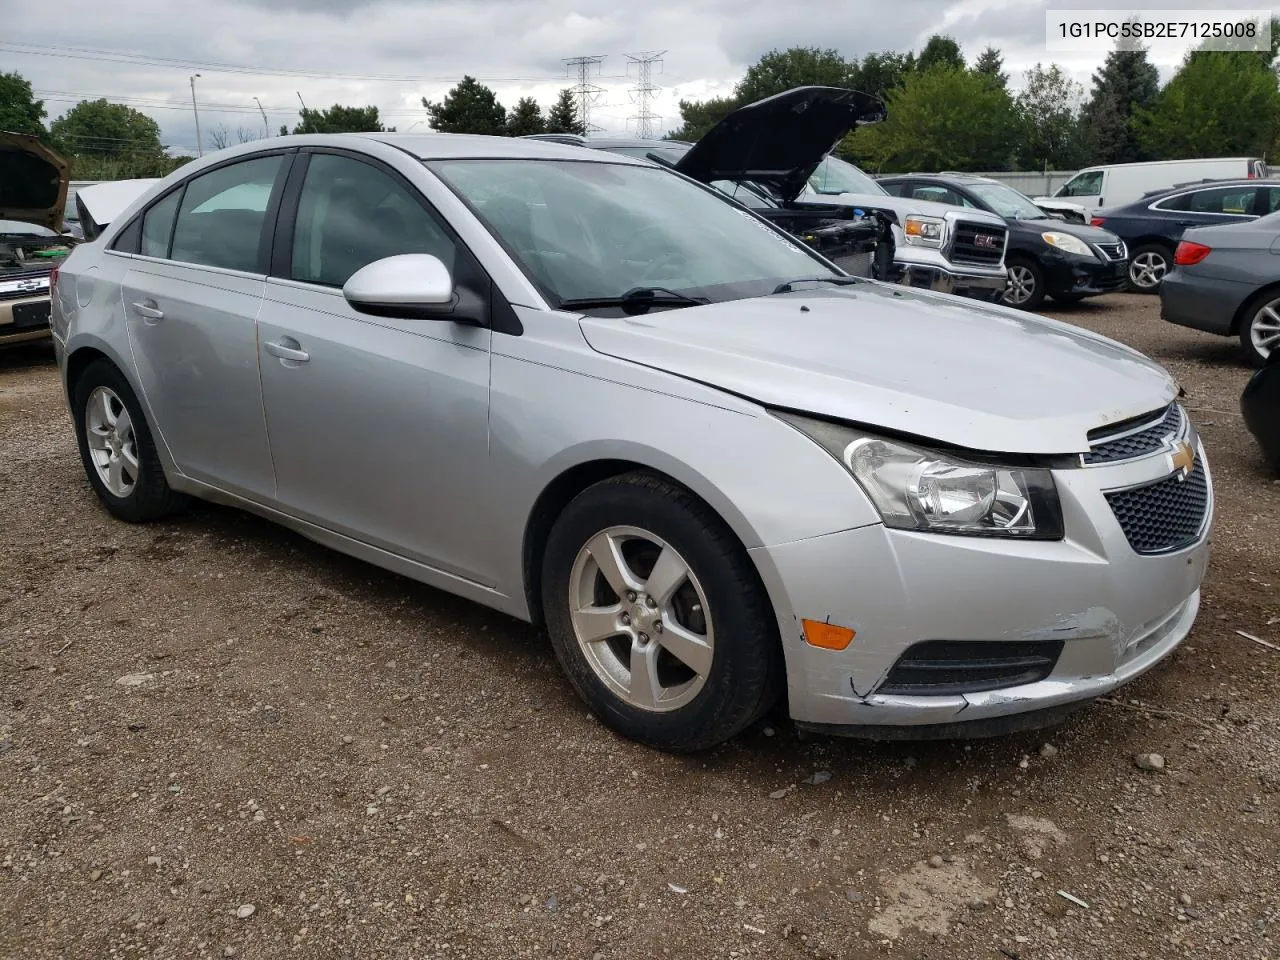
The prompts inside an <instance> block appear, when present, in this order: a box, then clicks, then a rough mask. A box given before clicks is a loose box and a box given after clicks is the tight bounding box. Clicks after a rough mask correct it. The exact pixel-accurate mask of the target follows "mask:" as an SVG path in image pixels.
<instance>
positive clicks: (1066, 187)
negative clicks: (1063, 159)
mask: <svg viewBox="0 0 1280 960" xmlns="http://www.w3.org/2000/svg"><path fill="white" fill-rule="evenodd" d="M1101 192H1102V171H1101V170H1093V171H1090V172H1089V173H1078V174H1076V175H1075V176H1074V177H1072V178H1071V179H1070V180H1068V181H1067V182H1066V183H1064V184H1063V185H1062V187H1061V189H1059V190H1058V192H1057V194H1055V196H1059V197H1096V196H1097V195H1098V194H1100V193H1101Z"/></svg>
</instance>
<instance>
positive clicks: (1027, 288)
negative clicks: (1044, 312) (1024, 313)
mask: <svg viewBox="0 0 1280 960" xmlns="http://www.w3.org/2000/svg"><path fill="white" fill-rule="evenodd" d="M1007 266H1008V269H1009V286H1007V287H1005V291H1004V294H1003V295H1002V296H1001V298H1000V302H1001V303H1003V304H1004V305H1005V306H1006V307H1013V308H1014V309H1016V310H1037V309H1039V307H1040V304H1042V303H1044V293H1045V290H1044V271H1043V270H1041V269H1040V264H1038V263H1036V262H1035V261H1034V260H1031V259H1028V258H1026V257H1014V258H1013V259H1012V260H1010V261H1009V262H1008V264H1007ZM1015 270H1016V271H1018V276H1019V278H1020V279H1021V281H1022V283H1023V284H1024V286H1023V288H1022V290H1023V291H1024V292H1025V297H1026V298H1025V299H1022V300H1019V301H1017V302H1015V301H1014V299H1011V297H1017V296H1020V295H1022V294H1021V293H1018V292H1015V287H1014V275H1015V274H1014V271H1015Z"/></svg>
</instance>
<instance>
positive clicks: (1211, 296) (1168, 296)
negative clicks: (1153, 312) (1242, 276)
mask: <svg viewBox="0 0 1280 960" xmlns="http://www.w3.org/2000/svg"><path fill="white" fill-rule="evenodd" d="M1255 289H1256V287H1254V286H1253V285H1250V284H1247V283H1239V282H1237V281H1235V280H1218V279H1216V278H1214V277H1206V276H1203V275H1201V274H1193V273H1188V272H1187V271H1186V270H1185V269H1182V268H1176V269H1174V270H1171V271H1169V273H1168V274H1167V275H1166V276H1165V278H1164V280H1163V281H1162V282H1161V283H1160V317H1161V319H1163V320H1167V321H1169V322H1170V323H1176V324H1177V325H1178V326H1180V327H1190V328H1192V329H1193V330H1203V331H1204V332H1205V333H1216V334H1219V335H1220V336H1231V335H1232V334H1233V333H1234V332H1235V331H1233V330H1232V326H1233V325H1234V323H1235V317H1236V314H1237V313H1238V312H1239V310H1240V307H1241V305H1242V304H1243V303H1244V302H1245V300H1247V299H1248V298H1249V297H1250V296H1251V295H1252V294H1253V291H1254V290H1255Z"/></svg>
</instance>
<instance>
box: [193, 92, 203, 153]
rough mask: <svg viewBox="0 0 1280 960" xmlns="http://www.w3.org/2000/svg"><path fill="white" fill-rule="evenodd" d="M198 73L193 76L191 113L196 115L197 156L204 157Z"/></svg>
mask: <svg viewBox="0 0 1280 960" xmlns="http://www.w3.org/2000/svg"><path fill="white" fill-rule="evenodd" d="M198 76H200V74H198V73H193V74H192V75H191V112H192V113H194V114H195V115H196V154H197V155H198V156H201V157H203V156H204V141H203V140H201V139H200V108H199V107H197V106H196V77H198Z"/></svg>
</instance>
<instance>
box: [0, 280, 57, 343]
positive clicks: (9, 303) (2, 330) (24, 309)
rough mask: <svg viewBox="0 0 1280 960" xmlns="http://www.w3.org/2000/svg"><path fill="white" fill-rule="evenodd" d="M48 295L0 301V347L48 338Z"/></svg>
mask: <svg viewBox="0 0 1280 960" xmlns="http://www.w3.org/2000/svg"><path fill="white" fill-rule="evenodd" d="M49 309H50V303H49V294H48V293H47V292H46V293H43V294H41V295H40V296H36V297H24V298H22V299H18V300H0V345H6V344H11V343H26V342H27V341H31V340H44V339H46V338H47V337H48V336H49Z"/></svg>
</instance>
